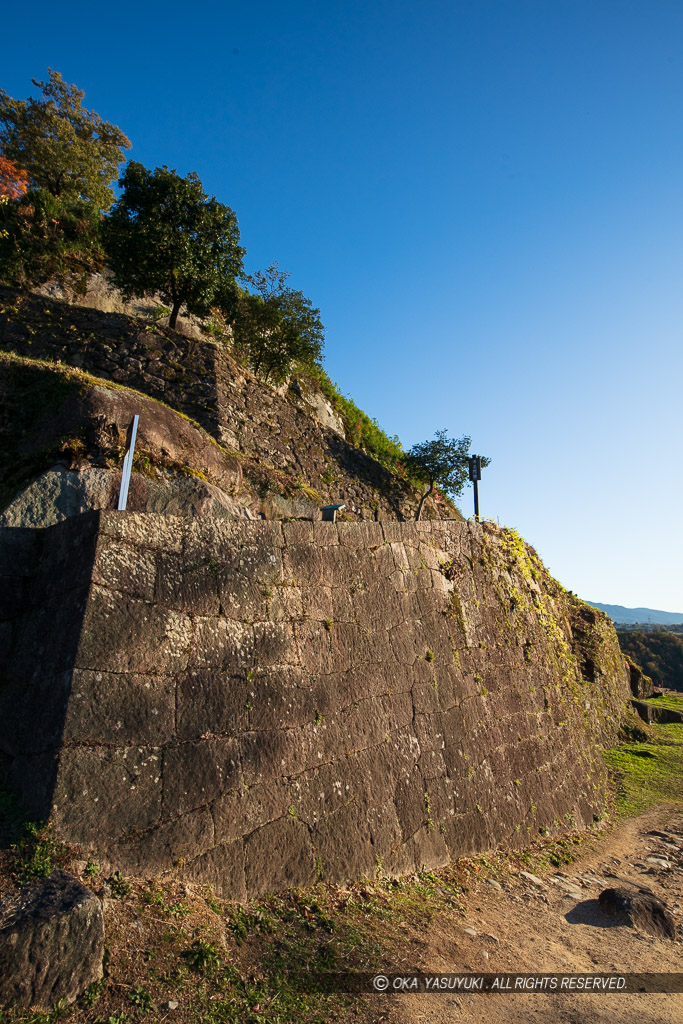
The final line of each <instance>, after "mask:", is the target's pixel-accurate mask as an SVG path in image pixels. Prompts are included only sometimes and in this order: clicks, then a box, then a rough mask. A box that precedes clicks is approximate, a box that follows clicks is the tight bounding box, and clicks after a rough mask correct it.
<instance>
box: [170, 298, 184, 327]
mask: <svg viewBox="0 0 683 1024" xmlns="http://www.w3.org/2000/svg"><path fill="white" fill-rule="evenodd" d="M182 304H183V300H182V299H174V301H173V309H172V310H171V316H170V319H169V321H168V326H169V327H170V328H171V330H172V331H175V326H176V324H177V323H178V313H179V312H180V307H181V306H182Z"/></svg>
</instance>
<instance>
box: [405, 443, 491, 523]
mask: <svg viewBox="0 0 683 1024" xmlns="http://www.w3.org/2000/svg"><path fill="white" fill-rule="evenodd" d="M471 443H472V439H471V438H469V437H465V436H463V437H461V438H458V439H457V440H456V439H454V438H449V437H448V434H447V431H445V430H437V432H436V434H435V435H434V439H433V440H432V441H423V442H422V443H421V444H416V445H413V447H412V448H411V449H410V451H409V452H408V453H407V455H406V457H405V460H404V467H405V469H406V472H407V474H408V476H409V477H411V478H412V479H413V480H417V481H419V482H420V483H421V484H423V485H426V489H425V490H424V491H423V493H422V496H421V497H420V504H419V505H418V508H417V512H416V513H415V519H416V520H418V519H419V518H420V516H421V515H422V507H423V505H424V503H425V500H426V499H427V497H428V496H429V495H430V494H431V493H432V491H433V490H434V488H435V487H436V486H438V487H439V488H440V489H441V490H442V491H444V492H445V493H446V494H450V495H451V496H452V497H457V496H458V495H459V494H461V493H462V489H463V487H464V486H465V484H466V483H467V480H468V477H469V462H468V460H469V457H470V445H471ZM490 461H491V460H490V459H488V458H486V456H482V457H481V464H482V466H488V464H489V462H490Z"/></svg>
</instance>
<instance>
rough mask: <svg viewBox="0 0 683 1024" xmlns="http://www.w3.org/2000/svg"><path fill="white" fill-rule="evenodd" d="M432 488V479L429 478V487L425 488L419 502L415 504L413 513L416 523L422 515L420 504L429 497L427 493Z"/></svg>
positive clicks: (429, 492) (430, 491)
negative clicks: (415, 510)
mask: <svg viewBox="0 0 683 1024" xmlns="http://www.w3.org/2000/svg"><path fill="white" fill-rule="evenodd" d="M433 490H434V481H433V480H430V482H429V487H428V488H427V490H426V491H425V492H424V494H423V495H422V497H421V498H420V504H419V505H418V506H417V512H416V513H415V522H416V523H417V522H418V521H419V519H420V516H421V515H422V506H423V505H424V503H425V499H426V498H428V497H429V495H430V494H431V493H432V491H433Z"/></svg>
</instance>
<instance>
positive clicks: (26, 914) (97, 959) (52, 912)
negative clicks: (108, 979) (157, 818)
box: [0, 871, 104, 1009]
mask: <svg viewBox="0 0 683 1024" xmlns="http://www.w3.org/2000/svg"><path fill="white" fill-rule="evenodd" d="M103 954H104V924H103V919H102V905H101V903H100V901H99V900H98V899H97V897H96V896H95V895H94V893H92V892H90V890H89V889H86V888H85V886H84V885H81V883H80V882H79V881H78V879H77V878H75V877H74V876H73V875H69V874H67V872H65V871H55V872H53V874H52V875H51V876H50V877H49V878H47V879H46V880H45V881H43V882H40V883H38V884H37V885H33V886H27V887H25V888H24V889H22V890H21V893H20V894H19V896H18V897H17V898H16V899H14V900H12V901H10V902H9V903H6V904H0V1005H3V1006H7V1007H17V1008H28V1007H30V1006H36V1007H39V1008H41V1009H49V1008H50V1007H52V1006H54V1005H55V1004H56V1003H58V1002H59V1001H60V1000H62V999H63V1000H65V1001H66V1002H67V1003H73V1002H74V1000H76V999H77V998H78V996H79V995H80V994H81V993H82V992H84V991H85V989H86V988H87V987H88V985H91V984H92V983H93V982H94V981H98V980H99V979H100V978H101V977H102V957H103Z"/></svg>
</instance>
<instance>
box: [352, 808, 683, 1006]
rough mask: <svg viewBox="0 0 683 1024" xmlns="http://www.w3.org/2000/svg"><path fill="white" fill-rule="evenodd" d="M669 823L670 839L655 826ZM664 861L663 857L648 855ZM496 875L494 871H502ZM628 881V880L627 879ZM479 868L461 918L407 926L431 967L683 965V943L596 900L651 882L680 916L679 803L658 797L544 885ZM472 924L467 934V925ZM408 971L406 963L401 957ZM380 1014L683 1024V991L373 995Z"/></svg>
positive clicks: (671, 968) (415, 954) (421, 961)
mask: <svg viewBox="0 0 683 1024" xmlns="http://www.w3.org/2000/svg"><path fill="white" fill-rule="evenodd" d="M653 831H654V832H657V831H659V832H662V833H667V834H668V838H666V839H665V838H664V837H662V836H657V835H653V834H651V833H652V832H653ZM653 856H654V857H657V858H661V859H664V860H668V862H669V865H670V867H668V868H666V867H663V866H661V865H658V864H656V863H652V862H648V861H647V859H646V858H648V857H653ZM494 882H495V880H494ZM629 883H630V884H629ZM498 885H500V886H501V888H496V887H495V884H494V885H492V884H491V882H490V881H487V880H484V879H477V881H476V883H475V884H474V886H473V887H472V888H471V889H470V892H469V893H468V894H467V899H466V905H467V914H466V917H465V919H464V920H462V921H461V922H459V923H458V924H454V923H451V922H448V923H447V924H446V923H445V922H441V923H437V922H434V923H432V925H431V926H430V928H429V930H428V931H427V932H426V933H424V932H423V933H421V934H420V933H418V932H417V931H415V933H414V934H412V935H410V936H407V937H408V938H409V942H410V943H411V948H412V955H411V960H412V963H413V964H414V965H415V966H416V968H418V969H421V970H424V971H437V972H457V971H475V972H477V971H482V972H487V973H491V972H497V971H500V972H532V973H540V972H562V973H582V972H601V973H602V972H616V973H620V972H650V971H652V972H682V971H683V942H681V941H676V942H674V941H671V940H670V939H664V938H654V937H652V936H650V935H647V934H644V933H642V932H639V931H635V930H634V929H632V928H629V927H626V926H623V925H622V926H616V925H614V924H613V923H612V920H611V919H610V918H608V917H606V916H605V915H604V914H603V913H602V911H601V910H600V908H599V905H598V902H597V897H598V895H599V893H600V892H601V891H602V890H603V889H605V888H608V887H621V888H631V887H632V886H637V887H640V886H648V887H649V888H650V889H651V890H652V891H653V892H654V893H655V895H657V896H659V897H660V898H662V899H663V900H664V901H665V902H666V904H667V906H668V908H669V910H671V911H672V913H673V915H674V918H675V920H676V921H677V923H678V924H679V925H683V813H681V810H680V805H679V806H678V807H672V808H662V807H660V808H657V809H654V810H651V811H649V812H647V813H646V814H644V815H642V816H640V817H638V818H634V819H631V820H629V821H627V822H625V823H624V824H622V825H620V826H619V827H618V828H616V829H615V830H613V831H612V832H611V833H610V834H609V835H607V836H605V837H603V838H602V839H600V840H597V841H596V842H595V844H593V848H592V849H590V850H588V851H587V852H586V853H585V854H584V855H582V856H581V857H580V859H579V860H577V861H575V862H574V863H573V864H571V865H570V866H569V867H568V868H567V869H566V871H564V872H558V871H553V870H550V871H547V872H544V873H542V875H541V876H540V884H538V883H535V882H531V881H530V880H528V879H525V878H524V877H522V876H521V875H519V874H517V875H511V874H508V875H499V876H498ZM468 928H469V929H470V931H474V932H476V934H475V935H472V934H469V933H468V932H467V931H466V929H468ZM396 969H397V970H401V968H400V967H397V968H396ZM372 1001H373V1004H374V1005H373V1010H375V1011H376V1016H374V1018H372V1019H373V1024H375V1022H377V1024H384V1022H387V1024H442V1022H460V1021H462V1022H467V1024H469V1022H475V1021H476V1022H477V1024H498V1022H501V1024H503V1022H504V1024H522V1022H524V1024H526V1022H527V1021H532V1022H536V1021H539V1022H545V1021H548V1022H552V1024H603V1022H604V1024H681V1022H682V1021H683V994H668V993H662V994H621V993H616V994H599V993H595V994H594V993H549V994H548V993H510V994H502V993H482V994H472V995H467V994H458V995H457V996H456V995H455V994H454V993H448V994H445V993H444V994H428V993H416V994H406V995H391V996H384V997H379V996H378V997H374V998H373V1000H372Z"/></svg>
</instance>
